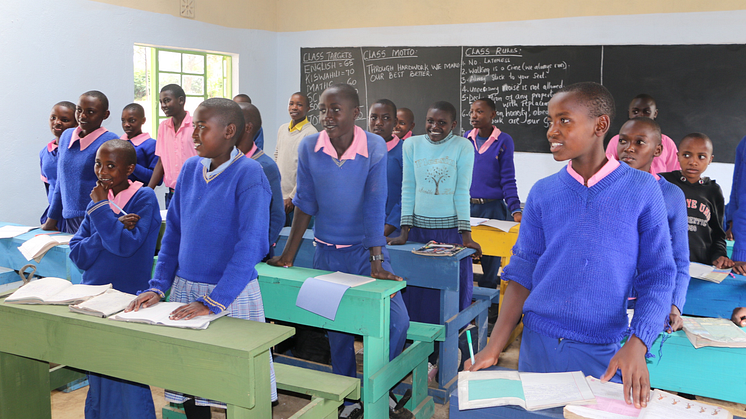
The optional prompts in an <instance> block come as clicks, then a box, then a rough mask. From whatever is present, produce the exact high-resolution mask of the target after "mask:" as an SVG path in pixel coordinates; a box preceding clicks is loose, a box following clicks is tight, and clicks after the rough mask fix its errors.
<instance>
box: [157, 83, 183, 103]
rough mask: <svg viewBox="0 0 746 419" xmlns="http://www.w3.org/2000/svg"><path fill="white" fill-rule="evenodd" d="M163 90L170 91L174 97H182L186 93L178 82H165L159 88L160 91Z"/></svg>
mask: <svg viewBox="0 0 746 419" xmlns="http://www.w3.org/2000/svg"><path fill="white" fill-rule="evenodd" d="M163 92H171V94H172V95H174V97H175V98H176V99H178V98H180V97H183V98H185V97H186V93H184V89H182V88H181V86H179V85H178V84H173V83H171V84H167V85H165V86H163V87H162V88H161V93H163Z"/></svg>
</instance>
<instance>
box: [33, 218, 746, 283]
mask: <svg viewBox="0 0 746 419" xmlns="http://www.w3.org/2000/svg"><path fill="white" fill-rule="evenodd" d="M42 228H43V227H42ZM733 272H735V273H737V274H738V275H746V262H733Z"/></svg>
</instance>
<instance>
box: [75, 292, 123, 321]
mask: <svg viewBox="0 0 746 419" xmlns="http://www.w3.org/2000/svg"><path fill="white" fill-rule="evenodd" d="M135 297H137V296H136V295H133V294H128V293H126V292H121V291H117V290H115V289H113V288H112V289H108V290H106V292H104V293H103V294H100V295H98V296H96V297H93V298H91V299H90V300H86V301H83V302H82V303H78V304H71V305H70V311H73V312H75V313H81V314H87V315H89V316H96V317H109V316H111V315H112V314H114V313H119V312H120V311H122V310H124V309H125V308H127V305H129V303H130V302H132V300H134V299H135Z"/></svg>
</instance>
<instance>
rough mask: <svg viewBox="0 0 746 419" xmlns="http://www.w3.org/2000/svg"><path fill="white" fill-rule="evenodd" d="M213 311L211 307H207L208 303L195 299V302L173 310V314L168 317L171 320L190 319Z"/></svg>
mask: <svg viewBox="0 0 746 419" xmlns="http://www.w3.org/2000/svg"><path fill="white" fill-rule="evenodd" d="M211 313H212V312H211V311H210V309H209V308H207V306H206V305H204V304H202V303H200V302H199V301H195V302H193V303H189V304H184V305H183V306H181V307H179V308H177V309H176V310H174V311H172V312H171V315H170V316H169V317H168V318H169V319H171V320H189V319H193V318H195V317H198V316H206V315H208V314H211Z"/></svg>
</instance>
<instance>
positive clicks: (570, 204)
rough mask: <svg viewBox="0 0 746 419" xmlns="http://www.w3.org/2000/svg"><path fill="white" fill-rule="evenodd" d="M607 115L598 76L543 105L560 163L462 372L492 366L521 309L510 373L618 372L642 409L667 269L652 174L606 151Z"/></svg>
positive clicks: (541, 190) (670, 269) (538, 194)
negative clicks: (631, 305) (482, 344)
mask: <svg viewBox="0 0 746 419" xmlns="http://www.w3.org/2000/svg"><path fill="white" fill-rule="evenodd" d="M611 115H614V98H613V97H612V96H611V93H609V91H608V90H607V89H606V88H605V87H603V86H601V85H600V84H597V83H577V84H573V85H570V86H566V87H564V88H562V89H561V90H559V91H558V92H557V93H556V94H555V95H554V96H553V97H552V99H551V100H550V101H549V115H548V122H549V129H548V131H547V138H548V140H549V142H550V144H551V146H550V151H551V152H552V154H553V155H554V159H555V160H557V161H563V160H570V162H568V164H567V167H566V168H565V169H562V170H560V171H559V172H558V173H556V174H554V175H552V176H549V177H547V178H544V179H542V180H540V181H538V182H537V183H536V184H534V186H533V188H532V189H531V192H530V193H529V195H528V199H527V200H526V205H525V207H524V209H523V219H522V222H521V232H520V233H519V235H518V241H517V243H516V245H515V247H513V256H512V257H511V258H510V264H509V265H508V266H507V267H506V268H505V270H504V274H503V279H506V280H509V281H510V283H509V284H508V288H507V290H506V293H505V298H504V299H503V307H502V310H501V312H500V316H499V317H498V319H497V323H496V324H495V328H494V329H493V332H492V337H491V339H490V340H489V342H488V343H487V347H486V348H485V349H484V350H482V351H481V352H479V353H478V354H477V355H476V357H475V359H476V362H475V364H474V365H472V362H471V361H470V360H467V361H466V365H465V369H469V370H471V371H476V370H479V369H483V368H487V367H491V366H493V365H495V364H496V363H497V359H498V356H499V355H500V351H501V350H502V348H504V347H505V345H506V344H507V343H508V342H507V340H508V337H509V336H510V333H511V332H512V330H513V328H514V327H515V325H516V324H518V322H519V321H520V320H521V314H523V325H524V327H523V339H522V341H521V353H520V357H519V361H518V369H519V370H520V371H526V372H563V371H576V370H580V371H582V372H583V374H584V375H592V376H594V377H600V378H601V379H602V380H608V379H610V378H612V377H613V378H614V380H615V381H618V380H619V378H620V376H619V372H618V371H617V370H618V369H620V370H621V378H622V380H623V383H624V398H625V401H626V402H627V403H630V401H633V402H634V405H635V407H637V408H640V407H644V406H646V405H647V401H648V398H649V391H650V384H649V383H650V381H649V378H648V371H647V366H646V363H645V355H646V353H647V352H648V349H649V348H650V347H651V345H652V344H653V341H654V340H655V339H656V338H657V337H658V334H659V333H660V332H661V331H662V330H663V319H664V317H665V316H666V313H668V312H669V307H670V305H671V289H672V288H673V285H674V277H675V274H676V266H675V264H674V261H673V255H672V253H671V238H670V235H669V232H668V223H667V222H666V217H667V216H666V206H665V202H664V200H663V196H662V195H661V191H660V187H659V186H658V184H657V183H656V182H655V179H654V178H653V177H651V176H649V175H648V174H645V173H642V172H641V171H639V170H634V169H631V168H630V167H629V166H627V165H625V164H620V163H619V162H618V161H616V160H613V159H607V158H606V156H605V154H604V147H603V140H604V136H605V135H606V132H607V131H608V130H609V125H610V124H611ZM630 191H635V192H634V194H633V195H631V193H630ZM631 197H634V198H633V199H631ZM643 246H644V248H643ZM632 287H634V289H635V290H636V291H637V306H636V310H635V315H634V317H633V318H632V323H631V326H628V324H627V315H626V308H627V307H626V301H627V296H628V294H629V291H630V289H631V288H632ZM625 336H628V338H627V341H626V343H625V344H624V346H622V347H621V349H620V344H619V342H621V340H622V338H623V337H625ZM607 366H608V368H607ZM630 390H632V391H631V393H632V396H631V397H630Z"/></svg>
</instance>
